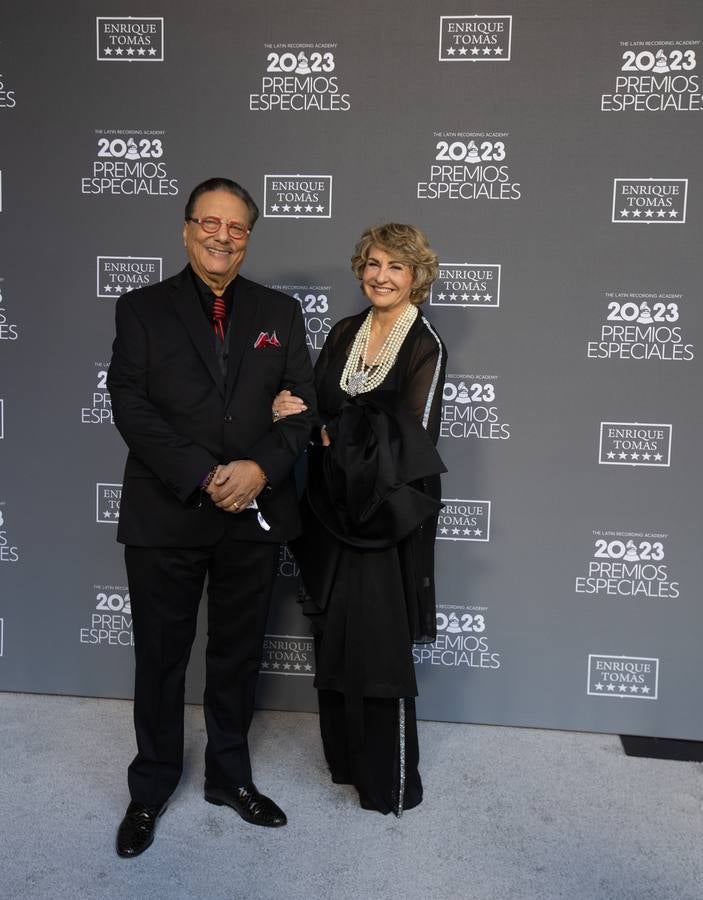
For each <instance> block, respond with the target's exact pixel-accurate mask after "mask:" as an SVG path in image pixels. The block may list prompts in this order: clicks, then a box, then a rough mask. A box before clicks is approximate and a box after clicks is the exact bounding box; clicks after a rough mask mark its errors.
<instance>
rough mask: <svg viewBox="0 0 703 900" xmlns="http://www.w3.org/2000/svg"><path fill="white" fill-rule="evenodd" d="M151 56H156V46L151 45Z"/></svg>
mask: <svg viewBox="0 0 703 900" xmlns="http://www.w3.org/2000/svg"><path fill="white" fill-rule="evenodd" d="M149 56H156V49H155V48H154V47H149Z"/></svg>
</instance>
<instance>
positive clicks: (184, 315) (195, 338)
mask: <svg viewBox="0 0 703 900" xmlns="http://www.w3.org/2000/svg"><path fill="white" fill-rule="evenodd" d="M171 289H172V291H173V308H174V309H175V310H176V313H177V315H178V317H179V318H180V320H181V321H182V322H183V324H184V325H185V327H186V331H187V332H188V337H189V338H190V339H191V341H192V342H193V344H194V345H195V349H196V350H197V351H198V353H199V354H200V357H201V359H202V361H203V363H204V364H205V366H206V368H207V370H208V372H209V373H210V375H211V377H212V380H213V381H214V382H215V384H216V385H217V389H218V391H219V392H220V393H221V394H222V395H223V396H224V393H225V384H224V378H223V376H222V372H221V371H220V367H219V365H218V362H217V356H216V354H215V348H214V346H213V332H212V328H211V327H210V325H208V321H207V319H206V318H205V316H204V315H203V308H202V306H201V305H200V298H199V297H198V292H197V291H196V289H195V285H194V284H193V280H192V278H191V275H190V271H189V269H188V267H187V266H186V268H185V269H183V271H182V272H181V273H180V274H179V275H178V276H176V278H174V279H173V282H172V284H171Z"/></svg>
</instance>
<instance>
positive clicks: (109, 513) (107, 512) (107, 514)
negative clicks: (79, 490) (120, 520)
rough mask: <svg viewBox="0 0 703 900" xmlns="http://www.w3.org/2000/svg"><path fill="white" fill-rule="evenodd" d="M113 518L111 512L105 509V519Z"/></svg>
mask: <svg viewBox="0 0 703 900" xmlns="http://www.w3.org/2000/svg"><path fill="white" fill-rule="evenodd" d="M111 517H112V513H111V512H110V511H109V510H107V509H104V510H103V519H110V518H111Z"/></svg>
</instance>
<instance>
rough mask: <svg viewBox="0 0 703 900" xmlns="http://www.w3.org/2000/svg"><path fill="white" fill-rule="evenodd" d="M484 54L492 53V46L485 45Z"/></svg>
mask: <svg viewBox="0 0 703 900" xmlns="http://www.w3.org/2000/svg"><path fill="white" fill-rule="evenodd" d="M483 55H484V56H490V55H491V48H490V47H484V48H483Z"/></svg>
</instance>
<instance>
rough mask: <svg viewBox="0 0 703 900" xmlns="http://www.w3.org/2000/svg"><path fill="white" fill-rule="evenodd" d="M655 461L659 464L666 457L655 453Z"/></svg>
mask: <svg viewBox="0 0 703 900" xmlns="http://www.w3.org/2000/svg"><path fill="white" fill-rule="evenodd" d="M654 459H655V460H656V461H657V462H661V461H662V460H663V459H664V457H663V456H662V455H661V453H655V454H654Z"/></svg>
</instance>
